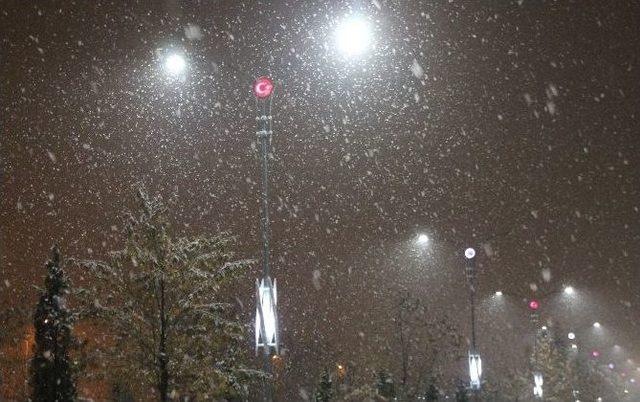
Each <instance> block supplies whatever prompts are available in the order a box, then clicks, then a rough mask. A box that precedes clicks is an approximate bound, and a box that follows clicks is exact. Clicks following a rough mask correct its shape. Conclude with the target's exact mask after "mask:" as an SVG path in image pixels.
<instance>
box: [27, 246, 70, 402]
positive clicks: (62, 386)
mask: <svg viewBox="0 0 640 402" xmlns="http://www.w3.org/2000/svg"><path fill="white" fill-rule="evenodd" d="M46 267H47V276H46V279H45V288H44V289H43V290H42V292H41V294H40V300H39V301H38V305H37V307H36V310H35V314H34V316H33V326H34V328H35V345H34V356H33V359H32V360H31V386H32V395H31V400H32V401H33V402H71V401H73V400H74V399H75V396H76V388H75V378H74V364H73V362H72V361H71V359H70V357H69V351H70V349H71V347H72V342H73V339H72V335H71V331H72V326H73V317H72V314H71V313H70V312H69V310H68V309H67V307H66V304H65V296H66V295H67V293H68V292H69V287H70V284H69V281H68V279H67V277H66V275H65V272H64V270H63V268H62V266H61V258H60V250H59V249H58V247H57V246H54V247H53V249H52V258H51V260H50V261H48V262H47V265H46Z"/></svg>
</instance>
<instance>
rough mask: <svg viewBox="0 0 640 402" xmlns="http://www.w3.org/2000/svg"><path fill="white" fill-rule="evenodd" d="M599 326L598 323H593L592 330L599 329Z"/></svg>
mask: <svg viewBox="0 0 640 402" xmlns="http://www.w3.org/2000/svg"><path fill="white" fill-rule="evenodd" d="M600 326H601V325H600V323H599V322H597V321H596V322H594V323H593V328H600Z"/></svg>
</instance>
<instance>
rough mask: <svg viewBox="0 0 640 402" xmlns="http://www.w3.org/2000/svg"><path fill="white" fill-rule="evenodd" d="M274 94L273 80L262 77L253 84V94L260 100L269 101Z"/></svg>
mask: <svg viewBox="0 0 640 402" xmlns="http://www.w3.org/2000/svg"><path fill="white" fill-rule="evenodd" d="M272 93H273V81H271V78H269V77H266V76H262V77H258V78H256V80H255V81H254V82H253V94H254V95H255V96H256V98H258V99H267V98H268V97H269V96H271V94H272Z"/></svg>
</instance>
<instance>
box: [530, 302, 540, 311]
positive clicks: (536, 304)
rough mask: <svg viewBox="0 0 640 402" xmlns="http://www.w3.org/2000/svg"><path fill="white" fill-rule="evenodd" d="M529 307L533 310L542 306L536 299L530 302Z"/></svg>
mask: <svg viewBox="0 0 640 402" xmlns="http://www.w3.org/2000/svg"><path fill="white" fill-rule="evenodd" d="M529 308H530V309H531V310H533V311H535V310H537V309H538V308H540V303H538V302H537V301H536V300H531V301H530V302H529Z"/></svg>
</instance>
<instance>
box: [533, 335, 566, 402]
mask: <svg viewBox="0 0 640 402" xmlns="http://www.w3.org/2000/svg"><path fill="white" fill-rule="evenodd" d="M531 367H532V373H531V376H530V378H531V383H533V372H536V371H537V372H540V373H542V375H543V379H544V385H543V391H544V394H543V396H544V399H545V400H546V401H559V402H565V401H570V400H572V396H573V392H572V391H573V390H572V387H571V383H570V381H569V379H570V375H571V367H570V364H569V356H568V352H567V347H566V345H564V344H563V343H562V341H561V340H559V339H554V338H553V336H552V333H551V332H550V331H548V330H541V331H538V333H537V335H536V345H535V349H534V351H533V353H532V354H531Z"/></svg>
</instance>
